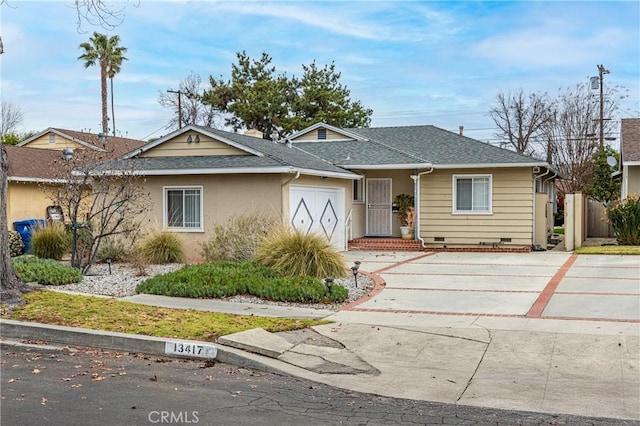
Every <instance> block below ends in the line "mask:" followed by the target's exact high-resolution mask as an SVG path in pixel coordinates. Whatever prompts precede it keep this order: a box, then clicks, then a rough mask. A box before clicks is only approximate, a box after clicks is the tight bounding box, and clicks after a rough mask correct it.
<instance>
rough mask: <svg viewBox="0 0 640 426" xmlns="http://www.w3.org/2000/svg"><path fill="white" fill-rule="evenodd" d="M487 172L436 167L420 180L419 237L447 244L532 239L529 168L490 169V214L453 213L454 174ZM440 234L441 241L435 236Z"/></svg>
mask: <svg viewBox="0 0 640 426" xmlns="http://www.w3.org/2000/svg"><path fill="white" fill-rule="evenodd" d="M454 174H455V175H463V174H465V175H466V174H482V175H484V174H487V169H478V170H473V169H470V170H436V171H434V172H433V173H431V174H428V175H424V176H423V177H422V179H421V184H420V185H421V186H420V192H421V199H420V223H421V225H420V236H421V237H422V238H423V239H424V240H425V242H426V243H427V244H431V245H437V246H443V245H447V246H449V247H454V246H459V245H478V244H479V243H480V242H499V241H500V239H501V238H510V239H511V241H510V242H504V243H502V245H503V246H510V245H512V246H528V245H531V244H532V242H533V175H532V171H531V169H529V168H525V167H523V168H505V169H501V168H497V169H492V170H491V171H490V174H491V175H492V204H493V211H492V214H453V213H452V211H453V175H454ZM436 237H443V238H444V241H435V240H434V238H436Z"/></svg>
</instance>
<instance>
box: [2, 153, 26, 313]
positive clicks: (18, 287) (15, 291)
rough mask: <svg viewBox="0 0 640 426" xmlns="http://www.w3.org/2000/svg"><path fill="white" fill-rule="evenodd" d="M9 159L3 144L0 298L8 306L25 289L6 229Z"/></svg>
mask: <svg viewBox="0 0 640 426" xmlns="http://www.w3.org/2000/svg"><path fill="white" fill-rule="evenodd" d="M8 169H9V159H8V157H7V152H6V151H5V149H4V146H0V231H1V232H0V300H1V301H2V303H5V304H7V305H9V306H14V305H20V304H23V303H24V300H23V299H22V293H23V292H24V291H27V289H28V286H27V285H26V284H24V283H23V282H22V281H20V279H19V278H18V276H17V275H16V272H15V270H14V269H13V263H12V262H11V255H10V252H9V250H7V247H9V232H8V229H7V172H8Z"/></svg>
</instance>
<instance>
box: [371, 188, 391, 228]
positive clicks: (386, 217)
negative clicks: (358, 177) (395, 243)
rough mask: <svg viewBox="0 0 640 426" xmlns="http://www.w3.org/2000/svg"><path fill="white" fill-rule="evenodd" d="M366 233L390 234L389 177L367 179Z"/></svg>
mask: <svg viewBox="0 0 640 426" xmlns="http://www.w3.org/2000/svg"><path fill="white" fill-rule="evenodd" d="M366 182H367V193H366V194H367V235H371V236H390V235H391V234H392V229H391V217H392V216H391V179H390V178H373V179H367V181H366Z"/></svg>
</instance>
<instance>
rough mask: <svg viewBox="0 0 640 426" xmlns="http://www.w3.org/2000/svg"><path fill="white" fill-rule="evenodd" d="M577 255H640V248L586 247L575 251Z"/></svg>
mask: <svg viewBox="0 0 640 426" xmlns="http://www.w3.org/2000/svg"><path fill="white" fill-rule="evenodd" d="M573 252H574V253H575V254H635V255H640V246H617V245H616V246H585V247H578V248H576V249H575V250H574V251H573Z"/></svg>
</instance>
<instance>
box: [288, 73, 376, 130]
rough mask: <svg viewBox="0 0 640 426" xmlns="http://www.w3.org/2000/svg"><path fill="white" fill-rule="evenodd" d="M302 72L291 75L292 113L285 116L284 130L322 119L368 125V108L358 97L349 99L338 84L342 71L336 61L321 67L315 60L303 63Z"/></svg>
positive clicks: (345, 125)
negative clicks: (289, 116) (297, 76)
mask: <svg viewBox="0 0 640 426" xmlns="http://www.w3.org/2000/svg"><path fill="white" fill-rule="evenodd" d="M302 69H303V71H304V72H303V75H302V78H301V79H300V80H297V79H294V80H293V85H294V87H295V88H296V92H297V96H296V97H295V98H294V101H293V104H292V110H293V117H291V119H289V120H287V128H285V131H287V132H291V131H294V130H299V129H302V128H305V127H307V126H310V125H312V124H315V123H319V122H323V123H327V124H331V125H334V126H337V127H368V126H369V125H370V124H371V114H372V113H373V111H372V110H371V109H368V108H365V107H364V106H362V103H361V102H360V101H352V100H351V98H350V95H351V92H350V91H349V90H348V89H347V88H346V86H344V85H342V84H340V76H341V75H342V74H341V73H339V72H337V71H336V66H335V63H331V65H325V66H324V67H322V68H318V67H317V66H316V63H315V61H314V62H312V63H311V64H310V65H302Z"/></svg>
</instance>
